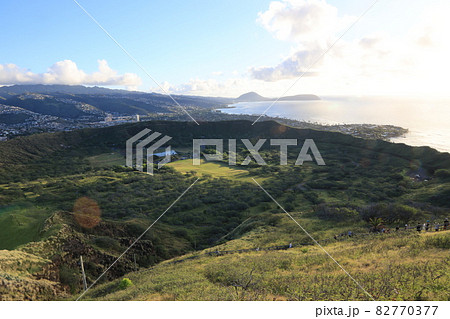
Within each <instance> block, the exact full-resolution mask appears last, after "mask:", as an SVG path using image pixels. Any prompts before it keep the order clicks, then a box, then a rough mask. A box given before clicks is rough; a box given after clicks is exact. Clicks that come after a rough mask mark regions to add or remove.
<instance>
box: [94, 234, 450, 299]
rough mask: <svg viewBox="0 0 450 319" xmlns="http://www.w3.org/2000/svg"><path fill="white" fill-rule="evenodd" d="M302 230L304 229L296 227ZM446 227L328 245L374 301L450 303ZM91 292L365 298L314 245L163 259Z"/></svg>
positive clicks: (98, 296)
mask: <svg viewBox="0 0 450 319" xmlns="http://www.w3.org/2000/svg"><path fill="white" fill-rule="evenodd" d="M299 231H300V230H299ZM449 242H450V234H449V233H448V232H445V233H443V232H441V233H427V234H421V235H417V234H416V233H415V232H414V231H410V232H400V233H392V234H385V235H374V236H371V237H370V238H363V239H358V238H356V239H351V240H346V241H339V242H336V243H330V244H328V245H325V249H326V250H327V251H328V252H329V253H330V254H331V255H332V256H333V257H334V258H335V259H336V260H338V261H339V263H340V264H341V265H342V266H343V267H344V268H345V269H346V270H347V271H348V272H349V273H350V274H352V276H353V277H354V278H355V279H356V280H357V281H358V282H359V283H360V284H361V285H362V286H363V287H364V288H365V289H366V290H367V291H368V292H369V293H370V294H371V295H373V297H374V298H375V299H376V300H447V299H448V296H449V293H450V289H449V287H450V285H449V284H450V278H449V272H448V270H449V267H448V262H449V256H448V248H449ZM126 277H127V278H130V279H131V281H132V282H133V283H134V285H133V286H132V287H129V288H127V289H126V290H119V289H118V288H117V286H118V284H119V282H120V280H116V281H113V282H110V283H106V284H103V285H100V286H98V287H96V288H94V289H92V290H91V291H90V292H89V293H88V295H87V296H86V299H88V300H367V299H368V296H367V295H366V294H365V293H364V292H363V291H362V290H361V289H360V288H359V287H358V286H357V285H356V284H355V283H354V282H353V281H351V280H350V279H349V277H348V276H346V275H345V274H344V273H343V272H342V270H341V269H340V268H339V267H338V266H337V265H336V264H335V263H334V262H333V261H332V260H331V259H330V258H329V257H327V256H326V255H325V254H324V252H323V251H322V250H320V248H318V247H317V246H305V247H299V248H293V249H289V250H282V251H259V252H257V251H254V252H248V253H241V254H230V255H223V256H219V257H214V256H206V257H202V258H199V259H195V260H188V261H184V262H181V263H178V264H168V263H167V262H164V263H162V264H159V265H157V266H156V267H154V268H151V269H147V270H142V271H139V272H133V273H130V274H128V275H127V276H126Z"/></svg>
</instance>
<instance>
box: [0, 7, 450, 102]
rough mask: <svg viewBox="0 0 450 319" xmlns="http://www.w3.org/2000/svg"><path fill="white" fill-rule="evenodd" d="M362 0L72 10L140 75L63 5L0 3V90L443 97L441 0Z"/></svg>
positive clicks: (449, 26)
mask: <svg viewBox="0 0 450 319" xmlns="http://www.w3.org/2000/svg"><path fill="white" fill-rule="evenodd" d="M374 2H375V1H374V0H327V1H325V0H279V1H265V0H240V1H235V0H227V1H219V0H217V1H216V0H203V1H200V0H184V1H178V0H171V1H159V0H153V1H144V0H134V1H123V0H108V1H103V0H92V1H87V0H78V3H79V4H80V5H81V6H83V7H84V8H85V9H86V11H88V12H89V13H90V14H91V15H92V16H93V17H94V18H95V19H96V20H97V21H98V22H99V23H100V24H101V25H102V27H103V28H104V29H105V30H107V32H108V33H109V34H110V35H112V36H113V37H114V38H115V39H116V40H117V42H119V43H120V44H121V45H122V46H123V48H125V50H126V51H128V52H129V53H130V55H131V56H132V57H133V58H134V59H135V60H136V61H138V63H139V64H140V65H141V66H142V67H143V68H144V69H145V71H146V72H145V71H143V70H142V69H141V68H140V67H139V66H138V65H137V64H136V63H135V61H133V59H131V58H130V57H129V56H127V55H126V54H125V53H124V52H123V50H122V49H121V48H120V47H119V46H118V45H117V44H116V43H115V42H114V41H112V40H111V39H110V38H109V37H108V36H107V35H106V34H105V32H104V31H103V30H102V29H101V28H100V27H99V26H98V25H96V24H95V23H94V22H93V21H92V19H91V18H90V17H89V16H88V15H87V14H86V13H85V12H83V10H82V9H81V8H80V7H79V6H78V5H77V4H76V3H75V1H73V0H48V1H32V0H15V1H2V3H1V10H0V28H1V30H2V32H0V85H12V84H36V83H41V84H71V85H77V84H81V85H88V86H94V85H97V86H105V87H110V88H126V89H130V90H139V91H146V92H159V93H171V94H191V95H206V96H227V97H236V96H239V95H241V94H243V93H246V92H249V91H256V92H258V93H260V94H261V95H264V96H274V97H276V96H281V95H294V94H303V93H312V94H318V95H356V96H361V95H408V96H410V95H420V96H447V95H448V94H449V92H448V88H447V84H446V83H448V81H447V80H446V75H447V74H449V71H450V63H448V57H449V56H450V44H449V43H448V38H449V37H448V32H449V31H448V30H450V20H449V19H448V18H447V17H448V15H449V14H450V4H449V1H445V0H379V1H376V2H375V4H374V5H373V3H374ZM372 5H373V6H372ZM371 6H372V7H371ZM369 7H371V9H370V10H369V11H367V12H366V14H365V15H364V16H363V17H362V18H361V19H360V20H358V21H357V22H356V23H355V21H356V20H357V18H358V17H359V16H360V15H361V14H362V13H363V12H365V11H366V10H367V9H368V8H369ZM353 23H355V24H354V25H353V26H352V24H353ZM350 26H352V27H351V28H350V29H349V27H350ZM330 47H331V49H330ZM147 73H148V74H147ZM149 75H150V76H149Z"/></svg>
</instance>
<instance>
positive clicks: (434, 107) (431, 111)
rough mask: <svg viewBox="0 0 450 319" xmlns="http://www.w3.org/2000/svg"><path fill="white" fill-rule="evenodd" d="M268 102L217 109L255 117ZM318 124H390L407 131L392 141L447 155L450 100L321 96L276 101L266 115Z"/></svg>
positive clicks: (449, 129)
mask: <svg viewBox="0 0 450 319" xmlns="http://www.w3.org/2000/svg"><path fill="white" fill-rule="evenodd" d="M271 103H272V102H240V103H237V104H233V105H230V107H232V108H226V109H221V111H222V112H224V113H230V114H254V115H259V114H261V113H263V112H264V110H266V109H267V107H269V105H270V104H271ZM266 114H267V115H269V116H279V117H285V118H290V119H295V120H300V121H309V122H317V123H321V124H364V123H365V124H391V125H397V126H401V127H404V128H407V129H408V130H409V133H408V134H406V136H405V137H400V138H395V139H392V142H399V143H405V144H408V145H413V146H430V147H433V148H435V149H437V150H440V151H443V152H450V99H448V98H447V99H443V98H442V99H436V98H435V99H424V98H400V97H371V98H367V97H322V100H320V101H281V102H276V103H275V104H274V105H273V106H272V107H271V108H270V109H269V111H267V113H266Z"/></svg>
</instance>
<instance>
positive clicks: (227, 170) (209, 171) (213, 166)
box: [167, 159, 265, 183]
mask: <svg viewBox="0 0 450 319" xmlns="http://www.w3.org/2000/svg"><path fill="white" fill-rule="evenodd" d="M167 166H169V167H173V168H174V169H176V170H177V171H179V172H181V173H183V174H186V173H191V172H195V173H196V174H197V175H198V176H199V177H200V176H205V175H207V176H208V175H209V176H211V177H213V178H229V179H233V180H237V181H241V182H250V183H253V180H252V178H251V177H250V174H249V172H248V171H247V170H245V169H241V168H237V167H233V166H228V165H227V164H225V163H219V162H207V161H205V160H201V162H200V165H193V163H192V159H185V160H179V161H175V162H172V163H169V164H167ZM255 179H256V180H258V182H259V181H262V180H264V179H265V178H257V177H255Z"/></svg>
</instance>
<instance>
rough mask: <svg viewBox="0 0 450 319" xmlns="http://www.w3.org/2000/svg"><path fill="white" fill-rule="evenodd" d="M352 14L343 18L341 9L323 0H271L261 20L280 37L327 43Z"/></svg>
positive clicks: (298, 40) (259, 16)
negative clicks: (340, 15) (340, 13)
mask: <svg viewBox="0 0 450 319" xmlns="http://www.w3.org/2000/svg"><path fill="white" fill-rule="evenodd" d="M349 19H350V17H339V16H338V10H337V8H335V7H333V6H332V5H329V4H327V3H326V2H325V1H323V0H283V1H274V2H271V3H270V6H269V9H268V10H267V11H265V12H260V13H259V14H258V22H259V23H260V24H261V25H262V26H264V27H265V28H266V29H267V30H268V31H270V32H271V33H273V34H274V35H275V36H276V37H277V38H278V39H281V40H288V41H295V42H298V43H321V44H324V43H325V42H326V41H327V40H328V39H329V38H330V37H332V36H334V34H335V33H336V32H337V31H340V30H341V29H342V28H343V27H344V26H345V25H346V24H347V23H348V21H349Z"/></svg>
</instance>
